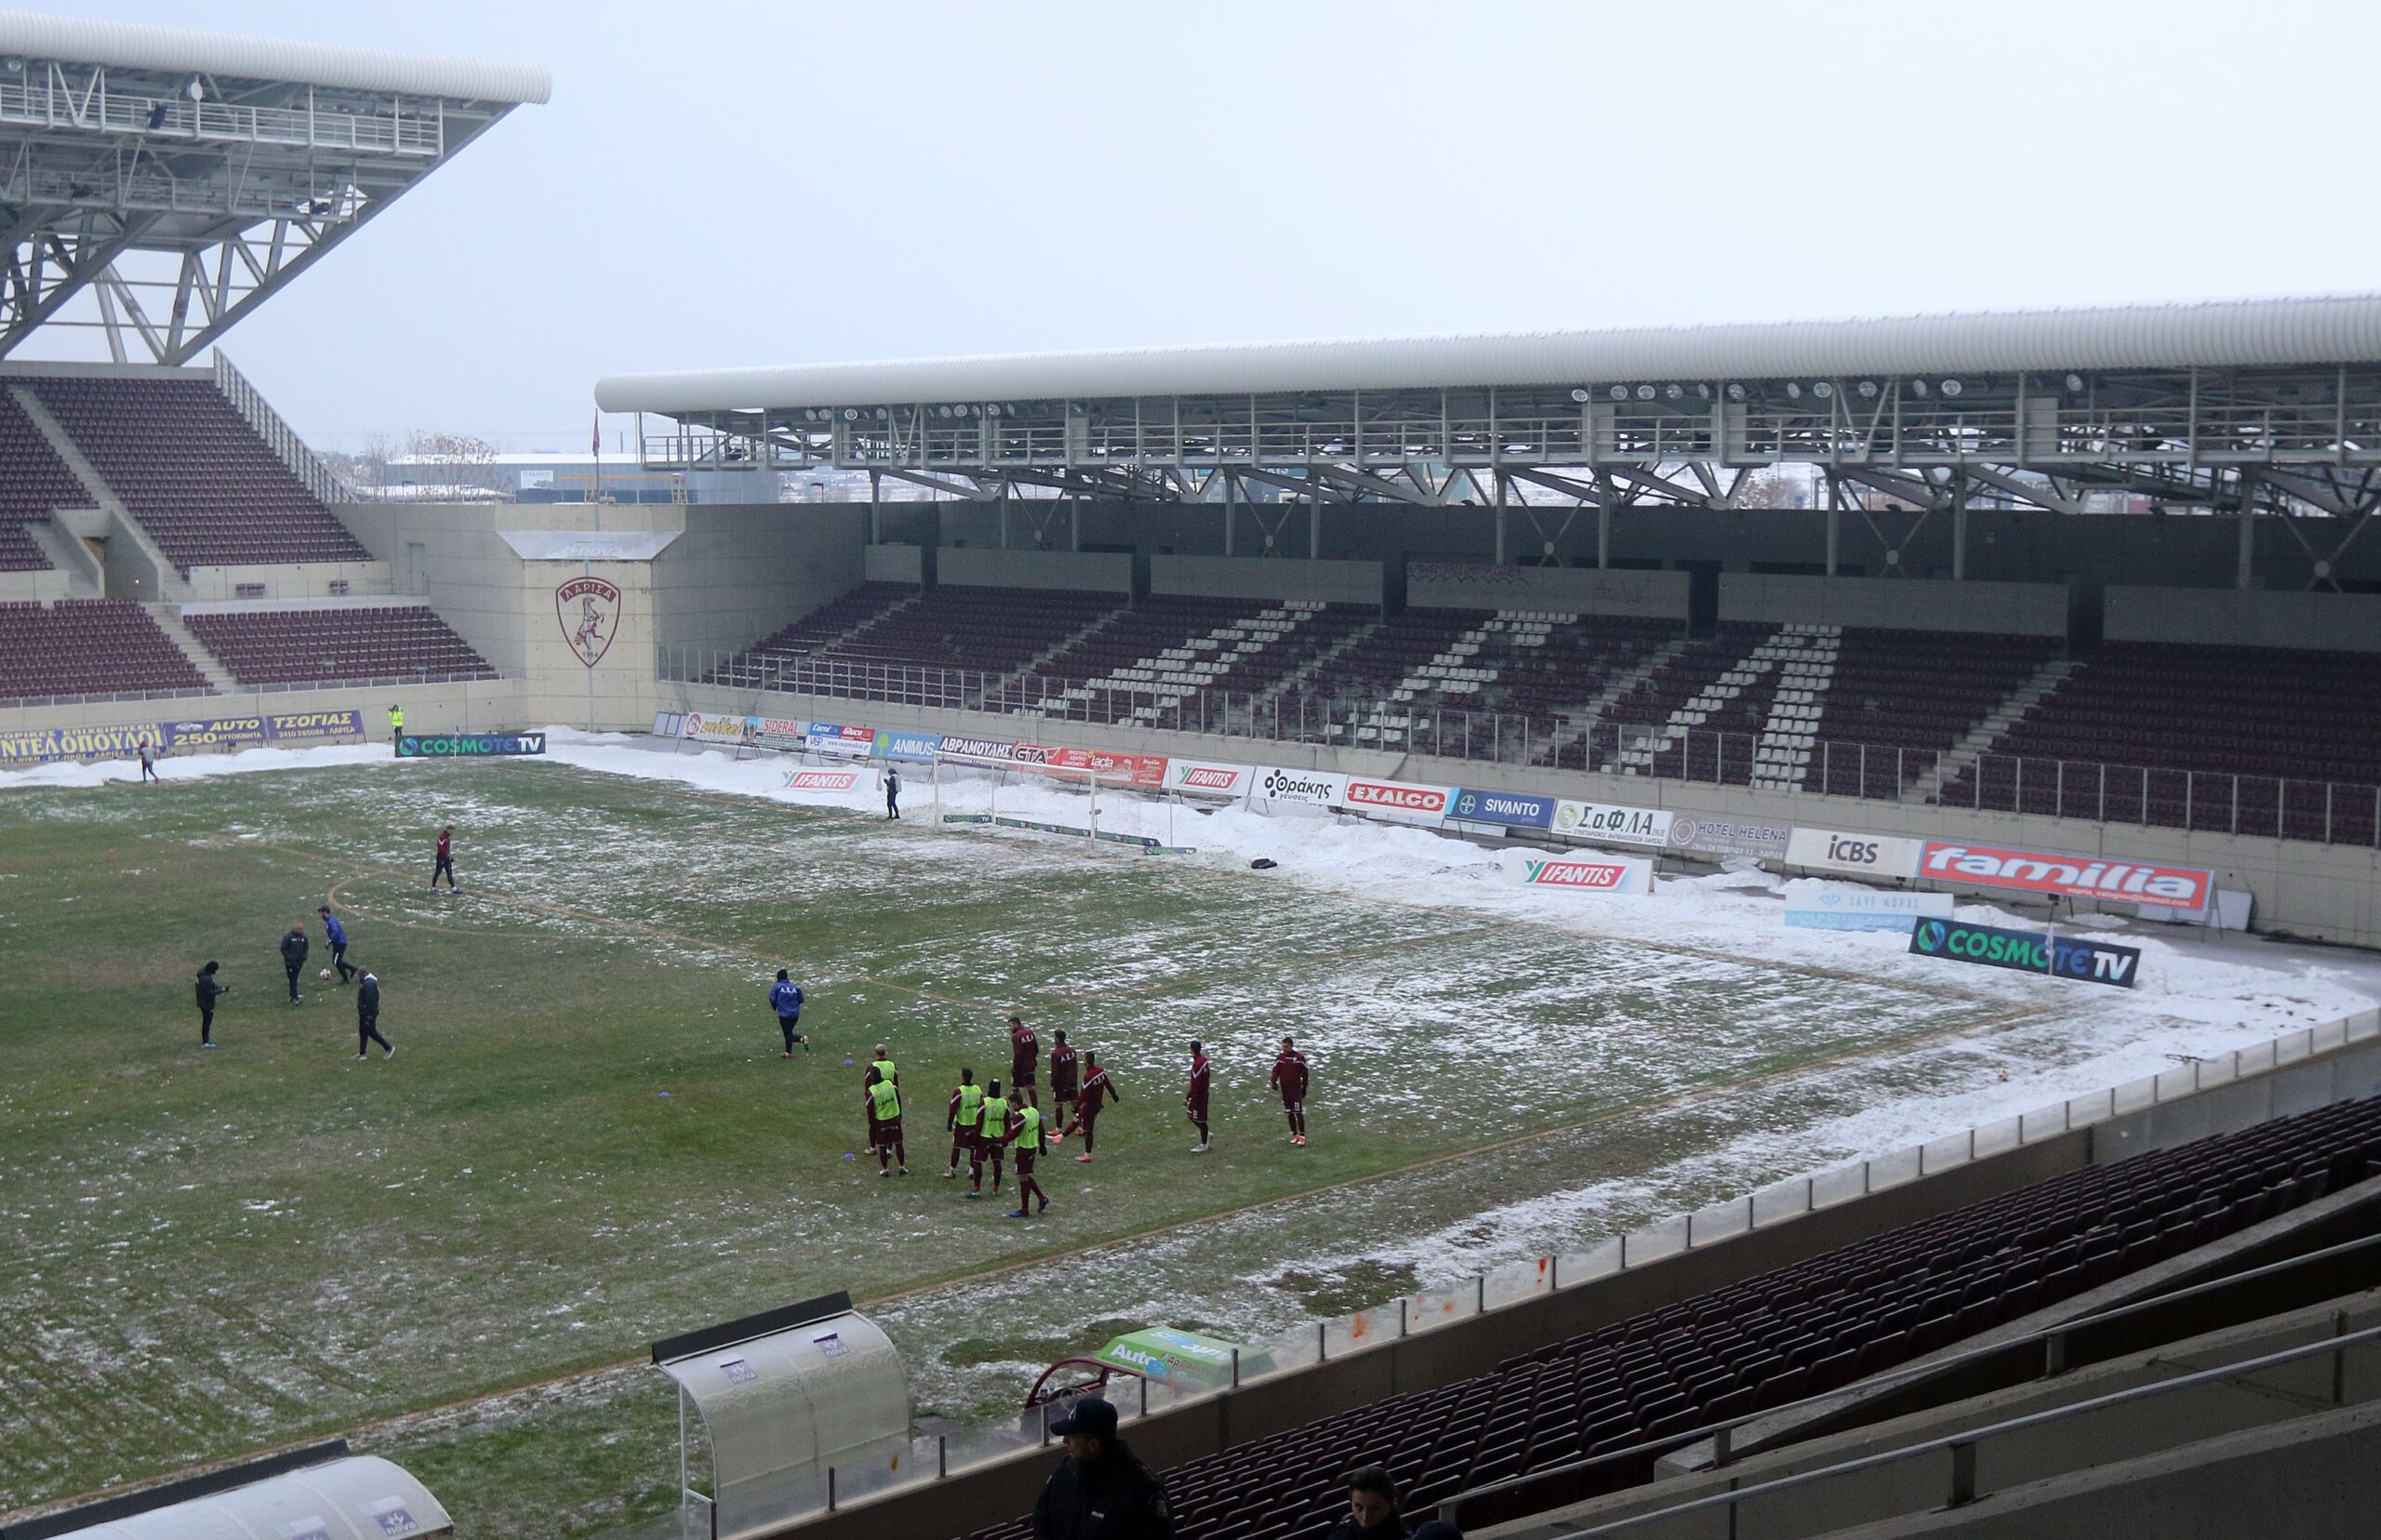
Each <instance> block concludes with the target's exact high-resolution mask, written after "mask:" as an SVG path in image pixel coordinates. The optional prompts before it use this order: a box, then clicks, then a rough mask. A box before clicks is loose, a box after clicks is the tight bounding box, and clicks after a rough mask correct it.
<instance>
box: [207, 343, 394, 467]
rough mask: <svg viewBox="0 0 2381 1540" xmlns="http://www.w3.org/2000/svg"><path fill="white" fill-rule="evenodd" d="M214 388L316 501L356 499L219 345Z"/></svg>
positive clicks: (216, 355) (216, 354) (216, 356)
mask: <svg viewBox="0 0 2381 1540" xmlns="http://www.w3.org/2000/svg"><path fill="white" fill-rule="evenodd" d="M215 388H216V389H217V390H219V391H220V392H223V395H224V397H225V399H227V400H229V401H230V402H231V403H232V408H233V410H234V411H236V412H238V413H239V414H240V416H241V417H242V418H245V419H246V422H247V424H248V426H249V427H250V428H251V429H253V430H255V431H256V435H257V436H258V437H259V438H260V439H262V440H264V442H265V445H266V447H268V448H270V449H271V450H272V451H273V454H274V455H276V456H278V457H279V458H280V460H281V463H282V464H284V465H286V466H287V467H289V470H290V471H291V473H292V474H294V475H295V476H297V478H298V479H299V481H301V482H303V483H305V484H306V490H307V491H309V492H311V493H313V495H314V500H315V501H316V502H320V503H335V502H355V501H357V500H359V499H358V498H357V497H356V495H355V489H354V488H353V487H352V486H350V485H347V483H346V482H345V481H344V480H342V479H341V478H340V477H339V473H338V472H337V471H333V470H332V469H331V468H330V467H329V466H328V465H326V464H325V463H324V462H323V460H322V458H321V457H320V456H318V455H316V454H315V453H314V451H313V449H312V448H311V447H309V446H308V445H307V443H306V441H305V440H304V439H302V438H299V436H298V430H296V429H295V428H292V427H290V426H289V423H288V422H287V420H286V419H285V418H283V417H282V415H281V414H280V413H279V412H276V411H274V410H273V403H271V402H269V401H267V400H265V398H264V395H263V393H262V392H259V391H258V389H257V388H256V387H255V386H254V385H251V384H250V383H248V377H247V376H246V375H244V374H242V373H241V372H240V371H239V370H238V369H236V368H234V367H233V365H232V361H231V360H230V359H228V358H226V357H224V356H223V350H222V349H220V348H218V349H216V350H215Z"/></svg>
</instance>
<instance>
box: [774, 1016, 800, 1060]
mask: <svg viewBox="0 0 2381 1540" xmlns="http://www.w3.org/2000/svg"><path fill="white" fill-rule="evenodd" d="M778 1031H780V1032H783V1033H784V1034H785V1051H786V1052H787V1053H789V1054H791V1053H792V1052H793V1045H794V1042H795V1041H796V1040H797V1039H799V1038H800V1037H801V1036H802V1018H801V1017H800V1016H779V1017H778Z"/></svg>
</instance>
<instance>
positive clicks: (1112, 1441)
mask: <svg viewBox="0 0 2381 1540" xmlns="http://www.w3.org/2000/svg"><path fill="white" fill-rule="evenodd" d="M1050 1431H1051V1433H1053V1434H1054V1435H1056V1436H1057V1437H1058V1438H1059V1439H1062V1440H1065V1441H1066V1446H1067V1457H1066V1458H1065V1459H1064V1460H1062V1461H1060V1462H1059V1464H1058V1468H1057V1469H1056V1470H1054V1471H1052V1472H1050V1479H1049V1480H1047V1481H1044V1483H1043V1484H1042V1496H1041V1498H1040V1500H1038V1501H1037V1502H1035V1503H1034V1505H1033V1534H1034V1540H1172V1537H1173V1534H1174V1510H1173V1509H1172V1508H1171V1507H1168V1506H1167V1505H1166V1501H1165V1488H1164V1485H1163V1484H1162V1483H1161V1482H1160V1481H1159V1480H1158V1479H1157V1478H1156V1477H1155V1476H1154V1475H1152V1474H1151V1472H1150V1467H1147V1466H1145V1465H1143V1464H1141V1461H1140V1457H1139V1456H1138V1455H1137V1454H1134V1453H1133V1452H1132V1450H1131V1449H1129V1448H1128V1447H1126V1445H1125V1443H1124V1440H1122V1439H1120V1438H1118V1437H1117V1436H1116V1409H1115V1408H1114V1407H1113V1406H1111V1405H1110V1404H1108V1402H1106V1401H1102V1400H1100V1399H1099V1398H1098V1397H1097V1396H1084V1397H1083V1398H1081V1399H1080V1400H1078V1401H1076V1402H1075V1403H1074V1404H1073V1405H1072V1406H1071V1407H1069V1408H1068V1409H1067V1414H1066V1415H1065V1416H1063V1417H1060V1418H1059V1419H1058V1420H1057V1421H1056V1422H1054V1423H1052V1424H1051V1425H1050ZM1401 1533H1402V1532H1401Z"/></svg>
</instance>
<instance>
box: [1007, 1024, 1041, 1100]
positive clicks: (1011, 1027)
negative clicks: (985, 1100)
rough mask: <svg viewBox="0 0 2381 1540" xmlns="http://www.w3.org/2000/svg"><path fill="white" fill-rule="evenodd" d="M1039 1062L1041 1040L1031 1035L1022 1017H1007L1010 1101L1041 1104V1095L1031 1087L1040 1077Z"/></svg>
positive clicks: (1031, 1032)
mask: <svg viewBox="0 0 2381 1540" xmlns="http://www.w3.org/2000/svg"><path fill="white" fill-rule="evenodd" d="M1041 1062H1042V1040H1041V1039H1040V1038H1037V1037H1035V1036H1034V1035H1033V1029H1032V1028H1031V1027H1028V1026H1027V1025H1026V1024H1025V1021H1024V1018H1023V1017H1021V1016H1011V1017H1009V1018H1008V1094H1009V1099H1010V1100H1011V1101H1016V1102H1031V1103H1032V1104H1033V1105H1034V1106H1036V1107H1039V1106H1041V1105H1042V1098H1041V1096H1040V1095H1038V1094H1037V1093H1036V1092H1035V1091H1034V1089H1033V1084H1034V1082H1035V1081H1037V1080H1039V1079H1040V1078H1041V1076H1040V1074H1039V1073H1038V1070H1039V1067H1040V1065H1041Z"/></svg>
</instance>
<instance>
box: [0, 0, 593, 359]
mask: <svg viewBox="0 0 2381 1540" xmlns="http://www.w3.org/2000/svg"><path fill="white" fill-rule="evenodd" d="M551 90H552V81H551V79H550V77H549V76H548V75H547V73H546V72H545V71H543V70H541V69H533V68H528V67H525V66H520V65H508V64H487V63H479V62H474V61H472V60H459V59H446V58H441V57H438V56H435V55H430V54H414V53H398V52H391V51H387V50H383V49H377V48H354V47H339V46H330V45H326V44H317V43H298V42H286V41H280V40H274V39H268V38H252V37H238V36H232V35H228V34H225V33H208V32H194V31H188V30H184V29H181V28H173V27H149V26H136V25H132V24H129V23H125V22H115V21H95V20H76V19H71V18H64V17H56V16H38V15H33V14H29V13H26V12H21V11H0V153H5V156H6V162H5V169H0V225H5V227H6V230H7V242H6V245H5V246H0V262H5V264H6V266H5V268H0V356H5V355H7V354H8V353H10V352H14V351H16V350H17V349H18V348H19V347H20V346H21V345H22V344H23V343H24V342H25V341H26V340H27V339H29V338H31V337H32V336H33V335H34V334H35V333H36V332H40V331H43V330H44V329H45V328H52V327H67V328H74V327H82V328H94V329H96V330H98V331H99V332H100V333H101V334H103V335H104V338H105V339H106V344H107V349H108V353H109V356H111V357H112V358H113V359H114V360H115V361H116V362H118V363H124V362H126V361H128V360H130V359H131V358H132V357H133V354H134V352H135V350H138V351H139V352H140V353H142V354H145V358H146V361H153V362H155V363H160V364H182V363H186V362H188V361H189V360H190V359H191V358H192V357H193V356H195V355H196V354H197V353H198V352H200V351H201V350H203V349H204V348H206V346H207V345H208V344H209V343H211V342H213V341H214V340H215V339H217V338H218V337H219V336H221V335H222V333H223V332H224V331H226V330H227V329H229V328H230V327H231V326H232V325H234V324H236V323H237V322H238V321H239V320H240V319H241V317H243V316H245V315H246V314H247V313H248V312H250V311H251V310H253V309H255V308H256V306H258V305H259V304H261V303H262V302H263V301H264V300H265V299H266V298H268V297H269V296H271V295H272V294H273V293H274V292H276V291H278V290H279V289H280V288H281V287H282V285H285V284H287V283H288V282H289V281H290V280H291V279H293V278H295V277H297V275H298V274H299V273H300V272H304V271H305V270H306V269H307V268H309V267H311V266H312V265H313V263H314V262H316V261H318V260H320V259H322V257H323V256H324V255H325V254H326V253H327V252H329V251H330V250H331V249H332V248H333V247H335V246H338V245H339V243H340V242H341V241H344V240H346V239H347V238H348V237H349V236H351V235H352V234H353V233H354V232H356V231H357V230H359V229H361V228H362V227H363V226H364V224H365V223H366V221H367V220H369V219H372V218H373V217H374V216H375V215H377V214H379V212H380V211H381V210H382V209H383V208H386V207H387V206H389V205H390V204H391V203H392V202H393V201H394V200H395V199H396V198H397V197H399V196H400V195H402V194H403V193H404V192H406V191H407V190H408V189H410V188H411V187H413V186H414V184H415V183H417V182H419V181H420V180H421V179H422V178H424V177H426V176H428V175H429V174H430V173H431V172H432V171H434V170H436V169H437V168H438V167H439V166H443V165H445V164H446V161H447V159H448V158H449V157H450V156H452V155H453V154H455V153H457V152H458V151H459V150H461V149H462V148H463V146H465V145H466V144H469V143H470V142H471V141H472V139H477V138H478V137H479V136H480V135H481V134H483V133H485V132H486V131H487V129H488V128H489V127H490V126H492V125H494V124H495V123H496V121H497V120H498V119H499V118H501V117H502V116H504V114H505V113H509V112H511V111H512V109H513V108H515V107H517V106H519V105H521V104H523V103H525V102H542V101H544V100H546V99H547V97H548V95H549V94H550V92H551Z"/></svg>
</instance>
